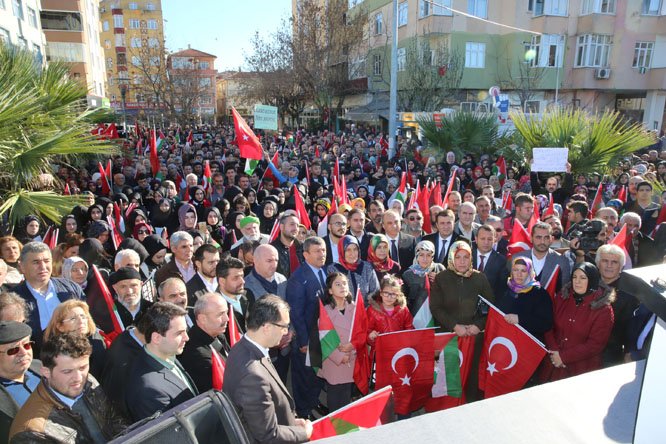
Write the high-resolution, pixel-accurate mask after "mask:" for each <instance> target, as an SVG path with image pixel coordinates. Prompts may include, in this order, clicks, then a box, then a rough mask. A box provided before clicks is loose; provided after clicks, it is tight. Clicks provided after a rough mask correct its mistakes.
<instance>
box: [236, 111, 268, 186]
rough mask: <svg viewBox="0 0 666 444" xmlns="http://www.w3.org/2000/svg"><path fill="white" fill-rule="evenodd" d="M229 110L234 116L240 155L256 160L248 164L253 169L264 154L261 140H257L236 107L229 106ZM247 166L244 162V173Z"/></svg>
mask: <svg viewBox="0 0 666 444" xmlns="http://www.w3.org/2000/svg"><path fill="white" fill-rule="evenodd" d="M231 112H232V114H233V116H234V128H235V130H236V143H237V144H238V148H239V149H240V155H241V157H244V158H245V159H247V160H255V161H256V162H254V163H252V162H250V164H249V165H250V166H251V168H252V171H254V168H255V167H256V166H257V164H258V163H259V162H258V161H259V160H261V158H262V157H263V154H264V152H263V148H262V146H261V142H260V141H259V138H258V137H257V136H256V135H255V134H254V131H252V129H251V128H250V126H249V125H248V124H247V122H245V119H243V118H242V117H241V115H240V114H238V111H236V108H231ZM247 168H248V163H246V164H245V172H246V173H247ZM247 174H251V173H247Z"/></svg>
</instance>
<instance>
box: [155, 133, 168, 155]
mask: <svg viewBox="0 0 666 444" xmlns="http://www.w3.org/2000/svg"><path fill="white" fill-rule="evenodd" d="M165 147H166V137H165V136H164V133H163V132H162V130H160V132H159V134H158V135H157V152H160V151H162V149H163V148H165Z"/></svg>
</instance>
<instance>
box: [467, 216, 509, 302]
mask: <svg viewBox="0 0 666 444" xmlns="http://www.w3.org/2000/svg"><path fill="white" fill-rule="evenodd" d="M496 236H497V234H496V232H495V228H494V227H493V226H491V225H481V226H480V227H479V230H478V231H477V233H476V243H475V244H474V246H473V247H472V263H473V265H474V268H475V269H476V270H479V271H480V272H482V273H483V274H485V275H486V277H487V278H488V282H490V286H491V287H492V288H493V291H494V293H495V298H496V299H497V300H499V299H501V298H503V297H504V294H505V293H506V280H507V278H508V277H509V272H508V268H507V264H506V262H507V261H506V256H503V255H501V254H499V253H498V252H497V251H495V250H493V246H494V245H495V238H496Z"/></svg>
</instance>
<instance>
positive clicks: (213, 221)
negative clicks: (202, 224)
mask: <svg viewBox="0 0 666 444" xmlns="http://www.w3.org/2000/svg"><path fill="white" fill-rule="evenodd" d="M204 216H205V219H204V220H205V221H206V227H207V228H208V232H209V233H210V236H211V237H212V238H213V240H214V241H215V242H217V243H218V245H222V244H223V243H224V239H225V238H226V236H227V229H226V228H225V227H224V225H223V224H222V216H221V215H220V210H218V209H217V208H216V207H210V208H206V212H205V213H204Z"/></svg>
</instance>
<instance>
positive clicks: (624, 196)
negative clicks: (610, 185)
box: [617, 185, 627, 204]
mask: <svg viewBox="0 0 666 444" xmlns="http://www.w3.org/2000/svg"><path fill="white" fill-rule="evenodd" d="M617 198H618V199H620V200H621V201H622V203H623V204H626V203H627V187H626V186H624V185H622V187H621V188H620V191H618V193H617Z"/></svg>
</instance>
